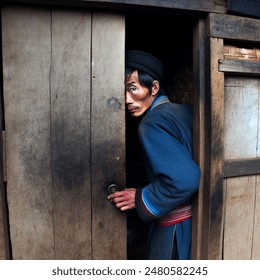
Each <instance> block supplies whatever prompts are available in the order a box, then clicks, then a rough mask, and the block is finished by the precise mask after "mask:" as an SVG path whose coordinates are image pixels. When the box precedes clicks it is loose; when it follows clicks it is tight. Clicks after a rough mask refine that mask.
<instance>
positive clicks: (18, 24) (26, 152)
mask: <svg viewBox="0 0 260 280" xmlns="http://www.w3.org/2000/svg"><path fill="white" fill-rule="evenodd" d="M2 32H3V33H2V35H3V36H2V38H3V76H4V78H3V83H4V101H5V104H4V105H5V120H6V166H7V182H8V188H7V196H8V206H9V214H10V234H11V242H12V253H13V258H14V259H53V258H54V236H53V219H52V188H51V176H50V169H51V168H50V128H49V124H50V92H49V76H50V65H51V34H50V12H49V10H44V9H41V10H38V9H33V8H18V7H17V8H16V7H2Z"/></svg>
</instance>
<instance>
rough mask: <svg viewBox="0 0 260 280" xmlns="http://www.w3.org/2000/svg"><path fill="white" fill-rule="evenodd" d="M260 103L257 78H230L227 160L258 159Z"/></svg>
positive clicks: (226, 116) (227, 95)
mask: <svg viewBox="0 0 260 280" xmlns="http://www.w3.org/2000/svg"><path fill="white" fill-rule="evenodd" d="M258 103H259V93H258V79H257V78H252V77H241V76H239V77H237V76H235V77H234V76H226V78H225V128H224V131H225V132H224V135H225V137H224V143H225V149H224V150H225V152H224V157H225V159H244V158H251V157H253V158H255V157H256V152H257V133H258V132H257V126H258V117H259V116H258V115H259V112H258V111H259V104H258ZM241 136H243V137H241ZM238 139H239V141H238Z"/></svg>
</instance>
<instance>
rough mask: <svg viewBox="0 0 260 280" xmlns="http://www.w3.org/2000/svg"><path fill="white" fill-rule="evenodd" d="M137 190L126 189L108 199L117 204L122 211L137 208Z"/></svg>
mask: <svg viewBox="0 0 260 280" xmlns="http://www.w3.org/2000/svg"><path fill="white" fill-rule="evenodd" d="M135 192H136V189H135V188H130V189H125V190H123V191H119V192H115V193H113V194H110V195H109V196H108V197H107V199H108V200H110V201H111V202H112V203H115V205H116V207H117V208H119V209H120V210H121V211H126V210H129V209H134V208H135Z"/></svg>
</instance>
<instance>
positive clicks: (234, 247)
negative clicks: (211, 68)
mask: <svg viewBox="0 0 260 280" xmlns="http://www.w3.org/2000/svg"><path fill="white" fill-rule="evenodd" d="M259 104H260V79H259V78H257V77H252V78H251V77H243V76H242V77H241V76H236V77H233V76H227V77H226V79H225V124H224V147H225V148H224V158H225V160H228V159H245V158H246V159H249V158H257V157H259V150H258V147H259V117H260V112H259ZM224 192H225V204H224V208H225V218H224V246H223V258H224V259H259V258H260V253H259V252H260V247H259V246H260V241H259V234H260V228H259V224H260V212H259V205H260V201H259V192H260V184H259V176H257V175H255V176H253V175H252V176H240V177H234V178H227V179H226V180H225V182H224Z"/></svg>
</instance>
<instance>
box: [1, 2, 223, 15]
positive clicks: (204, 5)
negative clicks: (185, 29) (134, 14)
mask: <svg viewBox="0 0 260 280" xmlns="http://www.w3.org/2000/svg"><path fill="white" fill-rule="evenodd" d="M4 2H5V3H25V4H28V3H30V4H38V5H54V6H57V5H58V6H80V7H91V8H93V7H96V8H109V9H111V8H112V9H114V10H128V11H129V9H130V8H132V9H133V10H136V9H140V8H142V7H145V8H147V7H154V8H168V9H180V10H192V11H203V12H218V13H225V12H226V10H227V7H226V6H227V4H226V1H225V0H217V1H216V0H207V1H201V0H183V1H179V0H164V1H158V0H149V4H148V2H147V1H145V0H95V1H93V0H4Z"/></svg>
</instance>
